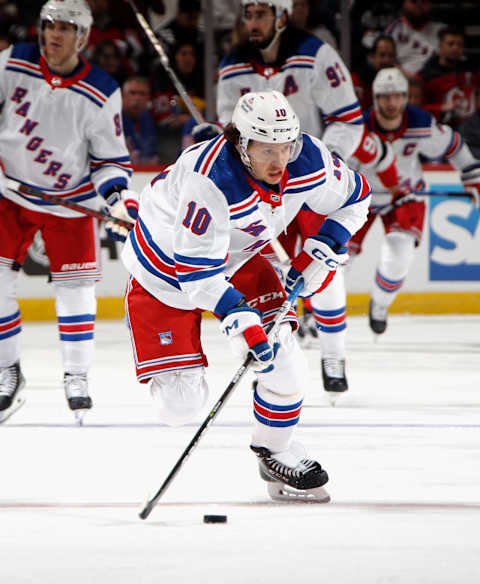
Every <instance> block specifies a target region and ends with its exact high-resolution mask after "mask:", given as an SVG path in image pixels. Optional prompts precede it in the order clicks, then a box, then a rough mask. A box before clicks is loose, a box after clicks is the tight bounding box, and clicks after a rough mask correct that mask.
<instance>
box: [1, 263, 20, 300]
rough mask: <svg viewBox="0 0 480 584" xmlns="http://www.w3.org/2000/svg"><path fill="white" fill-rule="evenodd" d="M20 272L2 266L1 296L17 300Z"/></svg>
mask: <svg viewBox="0 0 480 584" xmlns="http://www.w3.org/2000/svg"><path fill="white" fill-rule="evenodd" d="M17 279H18V272H16V271H15V270H12V269H11V268H10V266H6V265H0V296H1V297H3V298H9V299H11V298H15V297H16V293H17Z"/></svg>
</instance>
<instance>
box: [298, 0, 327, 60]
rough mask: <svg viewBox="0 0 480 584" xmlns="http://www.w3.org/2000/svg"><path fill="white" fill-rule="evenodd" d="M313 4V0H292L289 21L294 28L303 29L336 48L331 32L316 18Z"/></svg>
mask: <svg viewBox="0 0 480 584" xmlns="http://www.w3.org/2000/svg"><path fill="white" fill-rule="evenodd" d="M313 4H314V0H293V5H292V14H291V15H290V22H291V23H292V24H293V26H294V27H295V28H299V29H300V30H305V31H307V32H309V33H310V34H313V35H315V36H316V37H317V38H319V39H321V40H322V41H324V42H325V43H328V44H329V45H330V46H332V47H333V48H334V49H337V48H338V44H337V41H336V39H335V37H334V36H333V34H332V32H331V31H330V30H329V29H328V28H327V27H326V26H325V25H324V24H322V23H320V22H319V21H318V19H317V18H316V16H315V14H314V11H313V10H312V7H313Z"/></svg>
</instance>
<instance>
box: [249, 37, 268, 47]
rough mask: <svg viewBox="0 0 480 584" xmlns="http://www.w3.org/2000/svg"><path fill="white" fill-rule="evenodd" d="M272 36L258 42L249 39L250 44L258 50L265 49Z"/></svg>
mask: <svg viewBox="0 0 480 584" xmlns="http://www.w3.org/2000/svg"><path fill="white" fill-rule="evenodd" d="M272 39H273V36H272V37H270V38H269V39H267V40H265V41H263V42H258V41H249V42H250V44H251V45H252V46H253V47H255V48H256V49H258V50H259V51H261V50H263V49H266V48H267V47H268V45H269V44H270V43H271V42H272Z"/></svg>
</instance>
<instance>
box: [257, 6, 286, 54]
mask: <svg viewBox="0 0 480 584" xmlns="http://www.w3.org/2000/svg"><path fill="white" fill-rule="evenodd" d="M280 19H281V16H280V17H279V18H276V19H275V34H274V35H273V37H272V40H271V41H270V42H269V43H268V45H267V46H266V47H265V48H263V49H260V52H261V53H262V57H264V56H265V55H268V53H269V52H270V51H272V49H273V48H274V46H275V44H276V43H278V41H279V39H280V35H281V34H282V32H283V31H284V30H285V28H286V26H287V25H286V24H285V26H279V25H280ZM265 60H266V59H265Z"/></svg>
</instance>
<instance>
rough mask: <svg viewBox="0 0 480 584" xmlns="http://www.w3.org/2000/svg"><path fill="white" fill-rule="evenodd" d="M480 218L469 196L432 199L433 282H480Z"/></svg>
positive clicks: (430, 234)
mask: <svg viewBox="0 0 480 584" xmlns="http://www.w3.org/2000/svg"><path fill="white" fill-rule="evenodd" d="M479 216H480V214H479V211H478V209H477V208H476V207H475V206H474V205H473V204H472V202H471V200H470V199H469V198H467V197H465V198H463V197H461V198H457V197H455V198H453V197H445V196H443V197H442V196H441V195H440V196H438V197H436V196H435V197H430V205H429V236H430V239H429V277H430V280H432V281H452V280H457V281H480V227H479Z"/></svg>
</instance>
